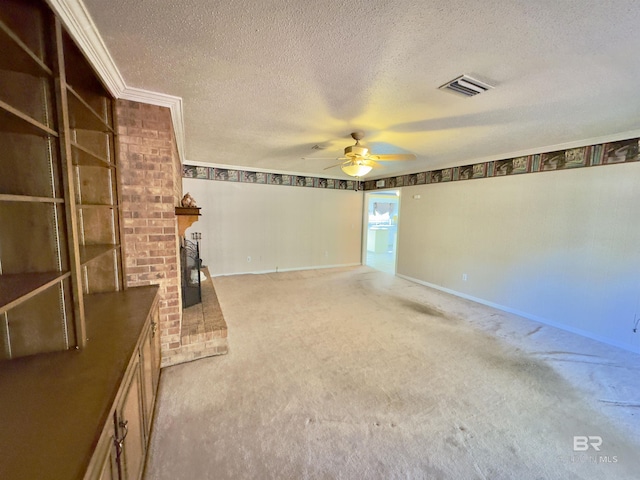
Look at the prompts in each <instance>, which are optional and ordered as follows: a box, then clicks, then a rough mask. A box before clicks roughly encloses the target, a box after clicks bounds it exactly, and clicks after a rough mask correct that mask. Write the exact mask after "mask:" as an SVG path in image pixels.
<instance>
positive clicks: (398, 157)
mask: <svg viewBox="0 0 640 480" xmlns="http://www.w3.org/2000/svg"><path fill="white" fill-rule="evenodd" d="M369 158H371V159H373V160H377V161H379V162H404V161H407V160H415V159H416V158H417V157H416V156H415V155H414V154H413V153H391V154H386V155H385V154H382V155H370V156H369Z"/></svg>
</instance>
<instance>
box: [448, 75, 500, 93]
mask: <svg viewBox="0 0 640 480" xmlns="http://www.w3.org/2000/svg"><path fill="white" fill-rule="evenodd" d="M490 88H493V87H492V86H491V85H489V84H486V83H483V82H481V81H479V80H476V79H475V78H471V77H469V76H467V75H461V76H459V77H458V78H456V79H454V80H451V81H450V82H447V83H445V84H444V85H442V86H441V87H440V90H446V91H448V92H453V93H456V94H458V95H462V96H464V97H473V96H474V95H478V94H479V93H482V92H486V91H487V90H489V89H490Z"/></svg>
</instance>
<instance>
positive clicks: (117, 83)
mask: <svg viewBox="0 0 640 480" xmlns="http://www.w3.org/2000/svg"><path fill="white" fill-rule="evenodd" d="M47 2H48V3H49V5H50V6H51V9H52V10H53V11H54V12H55V13H56V15H58V17H60V20H61V21H62V23H63V24H64V26H65V28H66V29H67V31H68V32H69V34H70V35H71V37H72V38H73V39H74V41H75V42H76V43H77V44H78V47H79V48H80V50H81V51H82V52H83V53H84V54H85V55H86V57H87V59H88V60H89V63H90V64H91V66H92V67H93V68H94V69H95V71H96V73H97V74H98V76H99V77H100V79H101V80H102V81H103V82H104V84H105V86H106V87H107V90H109V93H111V95H113V96H114V97H115V98H119V99H123V100H132V101H136V102H142V103H148V104H151V105H158V106H160V107H168V108H169V110H171V120H172V122H173V130H174V134H175V137H176V144H177V146H178V154H179V156H180V161H181V162H182V163H185V133H184V113H183V104H182V98H181V97H176V96H173V95H167V94H164V93H157V92H150V91H149V90H143V89H141V88H134V87H129V86H127V84H126V83H125V81H124V78H122V75H121V74H120V71H119V70H118V67H117V65H116V63H115V62H114V60H113V58H112V57H111V54H110V53H109V50H108V49H107V46H106V45H105V43H104V41H103V40H102V36H101V35H100V32H99V31H98V28H97V27H96V24H95V23H94V22H93V20H92V19H91V15H89V11H88V10H87V8H86V7H85V5H84V3H83V2H82V0H47Z"/></svg>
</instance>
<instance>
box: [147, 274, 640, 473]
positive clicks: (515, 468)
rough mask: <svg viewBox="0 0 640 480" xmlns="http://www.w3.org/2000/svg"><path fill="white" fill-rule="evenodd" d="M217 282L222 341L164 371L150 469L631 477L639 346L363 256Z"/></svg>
mask: <svg viewBox="0 0 640 480" xmlns="http://www.w3.org/2000/svg"><path fill="white" fill-rule="evenodd" d="M214 284H215V287H216V291H217V293H218V297H219V300H220V304H221V306H222V310H223V312H224V315H225V319H226V321H227V325H228V328H229V354H228V355H226V356H223V357H215V358H208V359H202V360H198V361H196V362H192V363H188V364H183V365H178V366H174V367H170V368H167V369H164V370H163V373H162V377H161V384H160V392H159V399H158V406H157V411H156V417H155V424H154V429H153V436H152V438H151V447H150V453H149V457H148V465H147V469H146V475H145V478H146V479H148V480H152V479H153V480H162V479H172V480H175V479H189V480H197V479H325V478H326V479H400V478H402V479H408V478H410V479H418V478H429V479H455V480H461V479H476V478H477V479H565V480H566V479H596V478H597V479H616V480H621V479H632V478H633V479H637V478H639V475H640V474H639V472H640V453H639V447H640V408H639V407H640V385H639V382H638V373H639V370H640V362H639V360H640V356H638V355H634V354H631V353H628V352H624V351H621V350H618V349H615V348H612V347H608V346H606V345H603V344H600V343H598V342H594V341H591V340H588V339H585V338H583V337H579V336H576V335H573V334H570V333H567V332H563V331H560V330H557V329H554V328H551V327H547V326H542V325H540V324H537V323H535V322H531V321H528V320H525V319H522V318H520V317H516V316H514V315H510V314H506V313H504V312H500V311H498V310H494V309H491V308H488V307H485V306H482V305H478V304H475V303H473V302H469V301H466V300H461V299H459V298H456V297H453V296H450V295H447V294H444V293H441V292H438V291H435V290H431V289H428V288H426V287H423V286H420V285H416V284H413V283H411V282H408V281H405V280H403V279H400V278H397V277H394V276H392V275H389V274H385V273H382V272H378V271H375V270H372V269H370V268H368V267H354V268H344V269H330V270H311V271H303V272H289V273H278V274H265V275H238V276H229V277H217V278H215V279H214ZM574 436H585V437H588V436H592V437H601V439H602V444H601V445H599V446H598V442H599V440H598V439H597V438H592V439H591V440H588V441H590V442H591V443H594V444H595V445H596V446H598V448H600V451H597V450H595V449H594V448H593V447H591V446H589V445H588V444H585V443H584V441H583V440H584V439H580V438H578V440H577V441H576V442H577V444H576V445H577V447H578V451H574ZM585 446H586V447H589V450H586V451H581V450H580V449H581V448H584V447H585Z"/></svg>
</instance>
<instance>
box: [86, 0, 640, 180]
mask: <svg viewBox="0 0 640 480" xmlns="http://www.w3.org/2000/svg"><path fill="white" fill-rule="evenodd" d="M84 4H85V5H86V7H87V9H88V11H89V13H90V15H91V17H92V19H93V21H94V22H95V24H96V26H97V28H98V31H99V32H100V34H101V36H102V39H103V40H104V42H105V44H106V46H107V48H108V50H109V52H110V54H111V56H112V57H113V59H114V60H115V63H116V65H117V68H118V70H119V71H120V74H121V75H122V77H123V78H124V81H125V82H126V84H127V85H128V86H132V87H136V88H139V89H144V90H150V91H152V92H160V93H165V94H169V95H174V96H178V97H182V100H183V106H184V128H185V158H184V159H183V162H184V163H190V162H191V163H193V162H198V163H206V164H208V163H211V164H215V165H229V166H235V167H245V168H249V169H257V170H266V171H284V172H291V173H302V174H308V175H317V176H333V177H342V176H343V175H342V173H341V172H340V170H339V169H337V168H336V169H333V170H329V171H324V170H323V169H324V168H325V167H327V166H329V165H331V164H333V163H336V162H335V160H332V159H331V158H336V157H339V156H341V155H342V149H343V148H344V147H345V146H347V145H351V144H353V143H354V142H353V140H352V139H351V138H350V136H349V134H350V132H352V131H354V130H363V131H365V132H366V137H365V143H368V145H369V147H371V149H372V150H373V152H374V153H415V154H416V155H417V157H418V159H417V160H416V161H413V162H395V163H393V164H392V163H388V164H386V165H385V168H384V169H378V170H374V172H373V174H370V175H369V178H376V177H384V176H388V175H391V174H399V173H411V172H418V171H426V170H433V169H437V168H442V167H446V166H453V165H464V164H469V163H474V162H475V161H478V160H485V159H487V160H488V159H500V158H509V157H511V156H515V155H517V154H518V153H521V154H522V153H537V152H543V151H550V150H553V149H558V148H560V147H564V146H578V145H585V144H589V143H595V142H594V141H593V140H594V139H598V140H602V139H609V138H610V139H612V140H613V139H620V138H626V137H628V136H629V135H630V134H633V135H637V134H638V129H639V128H640V126H639V118H640V116H639V114H640V95H639V94H638V83H640V55H639V54H638V47H639V46H640V28H639V25H640V2H638V1H637V0H609V1H606V2H603V1H602V0H537V1H520V2H516V1H513V0H483V1H481V2H480V1H455V0H448V1H443V0H430V1H427V0H395V1H394V0H349V1H345V0H227V1H205V0H182V1H179V2H176V1H172V0H165V1H161V0H156V1H152V0H109V1H104V0H84ZM461 74H468V75H471V76H472V77H475V78H477V79H479V80H482V81H485V82H488V83H490V84H491V85H494V86H495V88H494V89H493V90H490V91H488V92H486V93H483V94H481V95H478V96H476V97H472V98H464V97H459V96H456V95H454V94H451V93H447V92H443V91H441V90H438V87H439V86H440V85H442V84H443V83H445V82H447V81H449V80H452V79H453V78H455V77H457V76H459V75H461ZM316 144H320V145H322V146H325V147H326V148H325V149H324V150H322V151H318V150H313V149H312V148H311V147H312V146H313V145H316ZM302 157H306V159H304V160H303V159H302ZM315 157H329V158H328V159H326V160H320V159H316V158H315Z"/></svg>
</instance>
